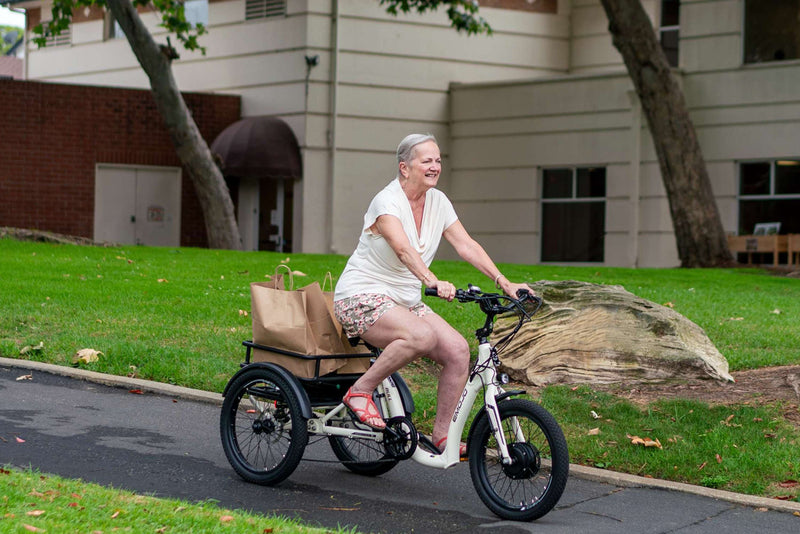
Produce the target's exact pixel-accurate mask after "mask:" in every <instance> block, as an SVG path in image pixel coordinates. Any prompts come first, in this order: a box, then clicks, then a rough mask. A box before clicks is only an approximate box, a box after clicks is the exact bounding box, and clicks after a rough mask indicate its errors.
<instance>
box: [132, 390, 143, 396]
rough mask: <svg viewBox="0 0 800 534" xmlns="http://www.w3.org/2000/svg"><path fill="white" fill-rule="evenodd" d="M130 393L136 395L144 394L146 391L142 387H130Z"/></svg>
mask: <svg viewBox="0 0 800 534" xmlns="http://www.w3.org/2000/svg"><path fill="white" fill-rule="evenodd" d="M128 393H133V394H134V395H144V391H142V390H141V389H129V390H128Z"/></svg>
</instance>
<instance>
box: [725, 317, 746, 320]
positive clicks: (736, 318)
mask: <svg viewBox="0 0 800 534" xmlns="http://www.w3.org/2000/svg"><path fill="white" fill-rule="evenodd" d="M728 320H729V321H744V317H731V318H730V319H728Z"/></svg>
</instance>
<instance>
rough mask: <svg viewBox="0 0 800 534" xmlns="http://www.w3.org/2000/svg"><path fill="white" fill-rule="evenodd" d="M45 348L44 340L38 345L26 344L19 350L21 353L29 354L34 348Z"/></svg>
mask: <svg viewBox="0 0 800 534" xmlns="http://www.w3.org/2000/svg"><path fill="white" fill-rule="evenodd" d="M43 348H44V341H40V342H39V344H38V345H25V346H24V347H22V348H21V349H20V351H19V353H20V355H22V354H27V353H29V352H30V351H32V350H42V349H43Z"/></svg>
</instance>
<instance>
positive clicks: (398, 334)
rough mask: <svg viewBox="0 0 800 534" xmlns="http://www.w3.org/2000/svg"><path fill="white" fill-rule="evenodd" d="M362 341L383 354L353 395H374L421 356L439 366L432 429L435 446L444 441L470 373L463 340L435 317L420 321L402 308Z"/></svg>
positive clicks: (386, 315)
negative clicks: (382, 385)
mask: <svg viewBox="0 0 800 534" xmlns="http://www.w3.org/2000/svg"><path fill="white" fill-rule="evenodd" d="M361 337H362V338H363V339H364V340H365V341H367V342H368V343H370V344H372V345H375V346H376V347H383V352H382V353H381V355H380V357H378V359H377V360H376V361H375V363H374V364H373V365H372V367H370V368H369V370H368V371H367V372H366V373H364V374H363V375H362V376H361V377H360V378H359V379H358V380H357V381H356V383H355V384H353V387H352V390H353V391H355V392H359V393H369V392H371V391H373V390H374V389H375V388H376V387H377V386H378V384H379V383H380V382H381V381H382V380H383V379H384V378H386V377H387V376H389V375H390V374H392V373H393V372H395V371H397V370H398V369H401V368H402V367H404V366H406V365H408V364H409V363H411V362H412V361H414V360H415V359H417V358H419V357H420V356H428V357H429V358H430V359H432V360H433V361H434V362H436V363H438V364H439V365H441V366H442V372H441V375H440V378H439V387H438V395H437V406H436V419H435V420H434V425H433V440H434V443H437V442H438V441H439V440H441V439H442V438H444V437H446V436H447V430H448V428H449V426H450V419H451V418H452V416H453V412H454V411H455V408H456V405H457V404H458V400H459V398H460V397H461V392H462V391H463V389H464V385H465V384H466V382H467V374H468V372H469V345H468V344H467V341H466V340H465V339H464V337H463V336H462V335H461V334H459V333H458V331H457V330H455V329H454V328H453V327H452V326H450V325H449V324H448V323H447V322H446V321H445V320H444V319H442V318H441V317H439V316H438V315H436V314H435V313H430V312H429V313H428V314H426V315H425V316H423V317H419V316H417V315H416V314H414V313H412V312H410V311H408V310H406V309H404V308H401V307H395V308H392V309H391V310H389V311H387V312H386V313H384V314H383V315H382V316H381V318H380V319H378V320H377V321H376V322H375V324H374V325H372V326H371V327H370V328H369V330H367V331H366V332H365V333H364V334H363V335H362V336H361ZM356 402H364V403H366V401H356ZM356 406H357V407H360V404H358V405H356Z"/></svg>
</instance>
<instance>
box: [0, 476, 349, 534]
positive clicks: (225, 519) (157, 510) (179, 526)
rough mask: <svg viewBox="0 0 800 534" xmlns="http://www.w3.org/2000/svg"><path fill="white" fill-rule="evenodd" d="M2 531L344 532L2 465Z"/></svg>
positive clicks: (0, 489) (315, 533)
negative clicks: (156, 496)
mask: <svg viewBox="0 0 800 534" xmlns="http://www.w3.org/2000/svg"><path fill="white" fill-rule="evenodd" d="M0 532H65V533H66V532H86V533H89V532H130V533H134V534H145V533H147V534H152V533H154V532H156V533H159V532H160V533H167V532H184V533H189V532H191V533H192V534H201V533H202V534H205V533H212V532H253V533H256V532H275V533H278V532H280V533H284V534H324V533H330V534H332V533H334V532H337V533H346V532H352V530H343V529H336V530H330V529H319V528H311V527H305V526H303V525H301V524H300V523H299V522H297V521H293V520H288V519H285V518H280V517H264V516H261V515H257V514H251V513H247V512H242V511H239V510H236V511H231V510H226V509H224V508H220V507H218V506H217V505H216V504H214V503H211V502H207V503H200V504H190V503H187V502H186V501H179V500H175V499H156V498H153V497H146V496H141V495H135V494H133V493H130V492H127V491H119V490H113V489H109V488H104V487H102V486H98V485H96V484H87V483H84V482H82V481H79V480H69V479H64V478H61V477H57V476H50V475H45V474H42V473H37V472H35V471H18V470H14V469H6V468H3V467H2V466H0Z"/></svg>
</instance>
